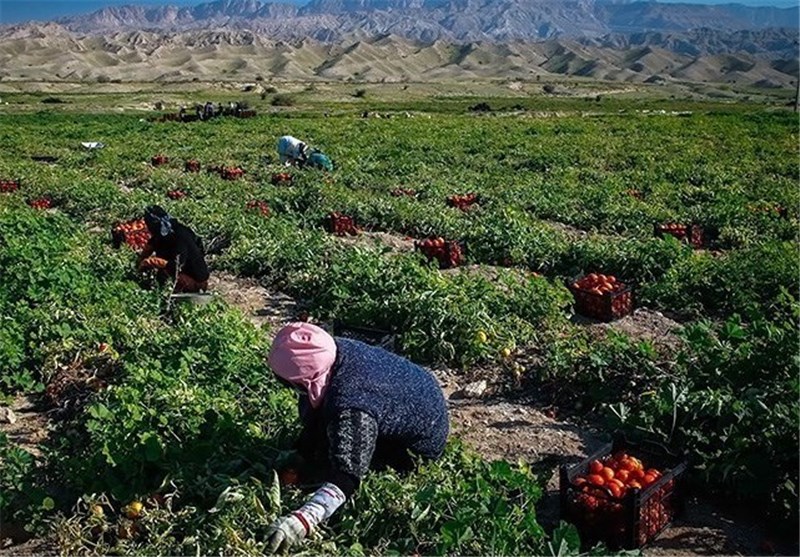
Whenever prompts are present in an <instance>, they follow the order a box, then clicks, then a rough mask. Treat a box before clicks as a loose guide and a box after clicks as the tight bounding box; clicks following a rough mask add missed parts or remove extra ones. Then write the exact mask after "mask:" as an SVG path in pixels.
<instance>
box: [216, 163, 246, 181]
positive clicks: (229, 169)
mask: <svg viewBox="0 0 800 557" xmlns="http://www.w3.org/2000/svg"><path fill="white" fill-rule="evenodd" d="M219 175H220V176H221V177H222V179H223V180H238V179H239V178H241V177H242V176H244V170H242V169H241V168H239V167H234V166H223V167H222V168H221V169H220V172H219Z"/></svg>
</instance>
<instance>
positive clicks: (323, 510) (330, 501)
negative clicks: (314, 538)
mask: <svg viewBox="0 0 800 557" xmlns="http://www.w3.org/2000/svg"><path fill="white" fill-rule="evenodd" d="M346 499H347V498H346V497H345V496H344V493H342V490H341V489H339V487H338V486H336V485H335V484H332V483H326V484H323V485H322V487H320V488H319V489H318V490H317V491H315V492H314V495H312V496H311V499H309V500H308V502H307V503H306V504H305V505H303V506H302V507H300V508H299V509H298V510H296V511H295V512H293V513H291V514H289V515H287V516H283V517H281V518H279V519H278V520H276V521H275V522H273V523H272V524H271V525H270V527H269V529H268V530H267V552H268V553H275V552H276V551H285V550H286V549H289V548H290V547H292V546H293V545H295V544H297V543H299V542H300V541H302V540H303V539H304V538H305V537H306V536H308V534H310V533H311V531H312V530H313V529H314V528H316V527H317V526H318V525H319V524H320V523H321V522H322V521H323V520H326V519H328V518H329V517H330V516H331V515H332V514H333V513H334V512H336V509H338V508H339V507H341V506H342V505H343V504H344V502H345V500H346Z"/></svg>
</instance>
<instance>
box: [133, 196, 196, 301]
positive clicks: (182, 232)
mask: <svg viewBox="0 0 800 557" xmlns="http://www.w3.org/2000/svg"><path fill="white" fill-rule="evenodd" d="M144 222H145V224H146V225H147V229H148V230H149V231H150V241H149V242H148V244H147V246H146V247H145V249H144V251H143V252H142V254H141V256H140V257H139V269H140V270H146V269H155V270H157V276H158V278H159V280H162V281H163V280H167V279H169V278H172V277H174V278H175V292H201V291H204V290H207V289H208V277H209V272H208V266H207V265H206V261H205V253H204V252H203V244H202V241H201V240H200V237H199V236H197V234H195V233H194V232H193V231H192V230H191V229H190V228H189V227H187V226H185V225H183V224H181V223H179V222H178V221H177V220H176V219H174V218H172V217H171V216H170V215H169V214H168V213H167V212H166V211H165V210H164V209H162V208H161V207H159V206H158V205H153V206H151V207H148V208H147V209H146V210H145V214H144Z"/></svg>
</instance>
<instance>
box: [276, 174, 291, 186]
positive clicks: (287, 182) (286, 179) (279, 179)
mask: <svg viewBox="0 0 800 557" xmlns="http://www.w3.org/2000/svg"><path fill="white" fill-rule="evenodd" d="M293 181H294V176H292V175H291V174H289V173H288V172H277V173H275V174H273V175H272V177H271V178H270V182H271V183H272V185H273V186H291V185H292V182H293Z"/></svg>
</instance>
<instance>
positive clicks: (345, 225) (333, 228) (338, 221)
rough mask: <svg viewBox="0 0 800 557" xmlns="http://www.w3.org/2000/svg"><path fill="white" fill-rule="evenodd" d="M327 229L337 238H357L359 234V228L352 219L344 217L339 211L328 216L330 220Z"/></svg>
mask: <svg viewBox="0 0 800 557" xmlns="http://www.w3.org/2000/svg"><path fill="white" fill-rule="evenodd" d="M325 228H326V230H327V231H328V232H330V233H332V234H336V235H337V236H346V235H350V236H355V235H357V234H358V227H356V224H355V222H353V219H352V217H348V216H347V215H343V214H341V213H339V212H338V211H334V212H333V213H331V214H330V215H328V220H327V222H326V223H325Z"/></svg>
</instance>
